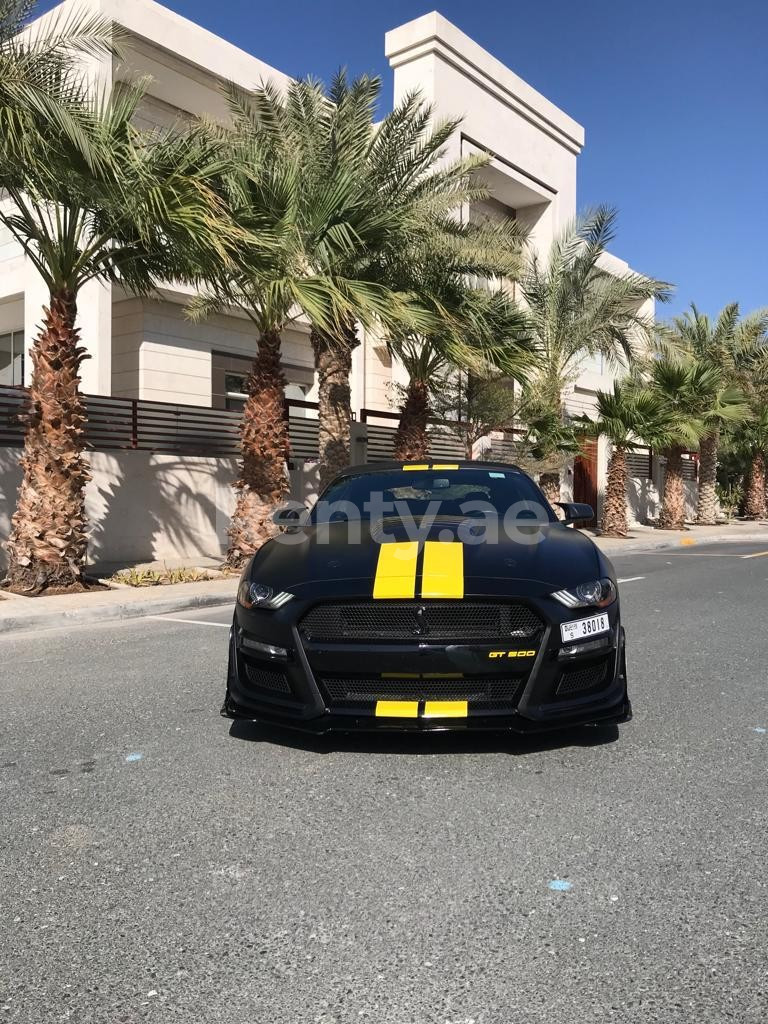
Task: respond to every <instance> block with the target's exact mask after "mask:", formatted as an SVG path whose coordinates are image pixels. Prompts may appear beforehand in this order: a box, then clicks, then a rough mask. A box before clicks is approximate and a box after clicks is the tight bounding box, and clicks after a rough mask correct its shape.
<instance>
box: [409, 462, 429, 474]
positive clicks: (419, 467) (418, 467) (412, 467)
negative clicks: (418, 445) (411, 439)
mask: <svg viewBox="0 0 768 1024" xmlns="http://www.w3.org/2000/svg"><path fill="white" fill-rule="evenodd" d="M409 469H429V466H428V465H427V463H424V465H421V464H419V465H418V466H415V465H414V466H403V472H404V473H407V472H408V470H409Z"/></svg>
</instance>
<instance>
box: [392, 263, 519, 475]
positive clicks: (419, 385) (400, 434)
mask: <svg viewBox="0 0 768 1024" xmlns="http://www.w3.org/2000/svg"><path fill="white" fill-rule="evenodd" d="M433 266H435V267H442V268H443V271H442V272H443V273H444V272H445V263H437V262H436V263H434V264H433ZM437 276H438V275H436V274H435V273H427V272H426V271H425V273H424V277H423V286H422V287H423V289H424V291H423V294H424V297H425V301H427V302H429V301H431V296H430V295H429V294H428V293H427V290H428V289H430V290H431V292H432V295H439V297H440V300H441V303H440V308H441V309H442V310H444V311H445V313H444V315H443V317H442V320H441V322H442V325H443V327H444V329H443V331H435V332H432V333H430V334H427V335H421V336H420V335H414V334H406V335H404V336H397V335H395V336H392V337H391V338H390V339H389V347H390V350H391V351H392V352H393V353H394V354H395V355H396V356H397V358H399V359H400V361H401V362H402V363H403V366H404V367H405V370H406V373H407V374H408V384H407V386H406V388H405V394H404V398H403V403H402V406H401V411H400V422H399V424H398V428H397V431H396V433H395V437H394V457H395V458H396V459H422V458H424V457H425V456H426V454H427V450H428V448H429V437H428V434H427V424H428V421H429V416H430V395H431V394H433V393H434V392H435V390H436V389H441V390H444V389H445V387H446V377H450V375H451V373H452V371H455V370H456V369H464V370H466V371H468V376H471V377H472V379H478V380H483V379H495V378H497V377H498V375H499V374H503V375H504V376H505V377H506V378H508V380H509V381H510V383H511V382H512V381H516V382H518V383H521V382H522V381H523V380H524V379H525V377H526V374H527V373H528V371H529V369H530V367H531V365H532V362H533V353H532V350H531V344H530V334H529V333H528V330H527V320H526V317H525V315H524V313H523V312H522V311H521V310H520V309H519V308H518V306H517V305H516V304H515V303H514V302H512V301H511V299H510V298H509V297H508V296H507V295H506V294H505V293H504V292H502V291H497V292H490V291H486V290H484V289H475V288H470V287H467V285H466V284H465V282H464V278H463V277H462V276H460V275H451V277H452V279H451V280H450V282H447V281H444V282H443V283H442V286H441V287H439V289H437V288H435V287H434V285H433V284H432V281H431V280H430V279H432V280H434V279H435V278H436V277H437ZM448 285H450V287H448ZM449 391H450V388H449ZM457 411H458V410H457Z"/></svg>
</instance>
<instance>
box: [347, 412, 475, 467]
mask: <svg viewBox="0 0 768 1024" xmlns="http://www.w3.org/2000/svg"><path fill="white" fill-rule="evenodd" d="M360 420H361V422H362V423H365V425H366V428H367V431H368V461H369V462H385V461H387V460H388V459H391V458H392V457H393V454H392V449H393V445H394V438H395V431H396V430H397V424H398V423H399V421H400V413H398V412H385V411H383V410H381V409H363V410H362V412H361V414H360ZM373 420H386V421H388V422H387V423H374V422H373ZM428 429H429V457H430V458H431V459H463V458H464V457H465V456H464V445H463V444H462V442H461V439H460V438H459V437H457V436H456V435H455V434H452V433H449V432H448V431H447V430H445V429H444V428H441V425H440V424H437V423H435V424H430V427H429V428H428Z"/></svg>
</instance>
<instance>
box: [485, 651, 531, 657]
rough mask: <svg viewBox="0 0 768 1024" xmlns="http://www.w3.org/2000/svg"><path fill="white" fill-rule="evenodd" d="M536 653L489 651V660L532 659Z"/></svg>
mask: <svg viewBox="0 0 768 1024" xmlns="http://www.w3.org/2000/svg"><path fill="white" fill-rule="evenodd" d="M535 654H536V651H489V652H488V657H489V658H532V657H533V656H534V655H535Z"/></svg>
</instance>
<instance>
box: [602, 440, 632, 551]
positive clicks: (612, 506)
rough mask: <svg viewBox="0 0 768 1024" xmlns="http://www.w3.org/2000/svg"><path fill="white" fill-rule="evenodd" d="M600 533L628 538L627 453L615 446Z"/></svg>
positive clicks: (606, 484) (607, 481)
mask: <svg viewBox="0 0 768 1024" xmlns="http://www.w3.org/2000/svg"><path fill="white" fill-rule="evenodd" d="M600 532H601V533H602V534H604V535H605V536H608V537H626V536H627V532H628V526H627V453H626V451H625V449H624V448H620V447H617V446H614V449H613V451H612V452H611V457H610V459H609V460H608V477H607V479H606V482H605V500H604V502H603V514H602V516H601V517H600Z"/></svg>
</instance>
